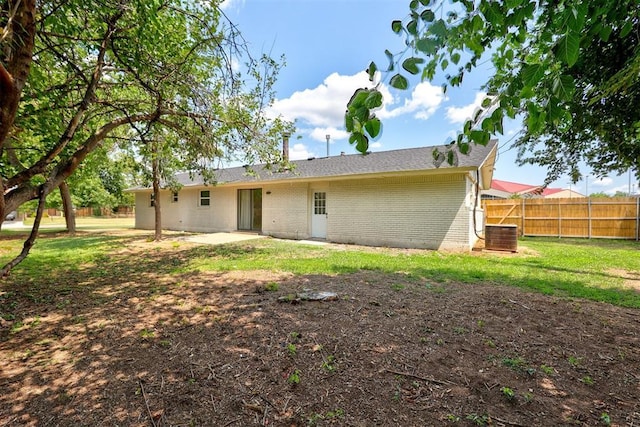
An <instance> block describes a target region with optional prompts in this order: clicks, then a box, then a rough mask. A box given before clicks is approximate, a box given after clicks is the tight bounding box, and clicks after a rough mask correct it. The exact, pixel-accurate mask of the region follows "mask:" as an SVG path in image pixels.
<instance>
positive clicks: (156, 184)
mask: <svg viewBox="0 0 640 427" xmlns="http://www.w3.org/2000/svg"><path fill="white" fill-rule="evenodd" d="M152 155H153V160H152V167H151V169H152V171H151V173H152V175H153V209H154V212H155V226H156V227H155V230H156V231H155V235H154V238H153V239H154V240H155V241H156V242H157V241H160V240H162V212H161V210H160V159H158V153H157V152H155V153H153V154H152Z"/></svg>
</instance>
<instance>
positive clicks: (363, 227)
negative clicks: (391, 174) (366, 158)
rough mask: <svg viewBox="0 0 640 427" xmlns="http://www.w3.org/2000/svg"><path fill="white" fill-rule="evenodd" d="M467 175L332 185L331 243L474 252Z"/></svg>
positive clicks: (329, 196)
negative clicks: (470, 227)
mask: <svg viewBox="0 0 640 427" xmlns="http://www.w3.org/2000/svg"><path fill="white" fill-rule="evenodd" d="M466 188H467V184H466V180H465V178H464V175H462V174H460V175H448V176H432V177H431V176H423V177H407V178H387V179H369V180H357V181H347V182H340V183H332V185H331V186H330V189H329V191H328V194H327V207H328V213H329V216H328V221H329V223H328V235H327V238H328V240H331V241H335V242H342V243H361V244H367V245H375V246H396V247H414V248H430V249H469V240H470V237H469V218H470V213H469V209H468V203H467V202H468V200H467V198H466Z"/></svg>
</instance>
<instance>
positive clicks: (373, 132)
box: [345, 88, 383, 153]
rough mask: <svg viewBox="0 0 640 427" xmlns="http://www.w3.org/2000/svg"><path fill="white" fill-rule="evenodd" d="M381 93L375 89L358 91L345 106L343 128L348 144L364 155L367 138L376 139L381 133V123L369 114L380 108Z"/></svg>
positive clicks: (367, 145)
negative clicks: (347, 133)
mask: <svg viewBox="0 0 640 427" xmlns="http://www.w3.org/2000/svg"><path fill="white" fill-rule="evenodd" d="M382 101H383V98H382V93H380V92H379V91H378V90H377V89H375V88H374V89H358V90H357V91H356V92H355V93H354V94H353V96H352V97H351V99H350V100H349V103H348V104H347V111H346V113H345V127H346V130H347V132H349V133H350V134H351V135H350V136H349V143H350V144H352V145H355V146H356V150H358V151H359V152H361V153H365V152H366V151H367V150H368V149H369V138H377V137H378V136H379V135H380V132H381V131H382V122H380V119H378V118H377V117H376V116H375V114H373V113H372V112H371V110H374V109H376V108H378V107H380V106H382Z"/></svg>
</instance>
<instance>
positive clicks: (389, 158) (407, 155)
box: [176, 140, 497, 186]
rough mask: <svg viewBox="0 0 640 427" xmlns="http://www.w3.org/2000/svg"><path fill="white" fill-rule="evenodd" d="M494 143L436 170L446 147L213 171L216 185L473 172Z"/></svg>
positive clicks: (184, 180) (190, 181)
mask: <svg viewBox="0 0 640 427" xmlns="http://www.w3.org/2000/svg"><path fill="white" fill-rule="evenodd" d="M496 143H497V141H496V140H492V141H490V142H489V143H488V144H487V145H486V146H481V145H477V146H473V147H472V149H471V152H470V153H469V154H468V155H463V154H459V152H458V164H457V165H455V166H452V165H449V164H448V163H447V162H446V161H444V162H442V164H441V165H440V166H439V167H437V166H436V165H435V163H434V160H433V150H434V148H440V150H441V151H443V150H444V149H446V148H448V146H445V145H440V146H431V147H421V148H408V149H401V150H391V151H380V152H373V153H368V154H365V155H363V154H349V155H340V156H332V157H321V158H311V159H308V160H295V161H292V162H291V163H292V164H293V165H294V167H293V168H292V170H291V171H283V172H275V171H269V170H267V169H265V167H264V165H256V166H253V167H252V170H253V171H254V172H255V174H254V175H251V174H249V173H248V172H247V169H246V168H245V167H242V166H240V167H233V168H228V169H219V170H217V171H215V175H216V180H217V182H218V184H233V183H237V184H240V183H245V182H247V183H248V182H265V181H267V182H268V181H283V180H295V179H323V178H333V177H342V176H345V177H346V176H357V175H368V174H376V173H393V172H396V173H397V172H411V171H423V170H435V169H440V170H451V169H467V170H468V169H474V168H477V167H480V166H481V165H482V164H483V163H484V161H485V160H486V159H487V157H488V156H489V154H490V153H491V150H492V149H493V148H494V147H495V146H496ZM176 179H177V181H178V182H179V183H180V184H182V185H183V186H199V185H204V181H203V179H202V177H200V176H199V175H194V176H193V177H191V176H190V174H189V173H181V174H178V175H177V176H176Z"/></svg>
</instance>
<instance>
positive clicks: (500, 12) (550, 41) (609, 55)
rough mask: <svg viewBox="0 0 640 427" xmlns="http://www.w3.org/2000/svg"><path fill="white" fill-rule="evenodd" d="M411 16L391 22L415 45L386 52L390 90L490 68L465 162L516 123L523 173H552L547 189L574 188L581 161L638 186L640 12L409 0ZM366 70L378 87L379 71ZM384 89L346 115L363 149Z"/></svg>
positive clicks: (466, 139) (633, 7)
mask: <svg viewBox="0 0 640 427" xmlns="http://www.w3.org/2000/svg"><path fill="white" fill-rule="evenodd" d="M409 9H410V11H409V17H408V19H406V20H404V21H402V20H395V21H393V22H392V23H391V29H392V30H393V31H394V32H395V33H397V34H399V35H402V36H403V37H404V39H405V46H406V48H405V50H404V51H403V52H401V53H400V54H397V55H394V54H392V53H391V52H390V51H389V50H387V51H386V54H387V57H388V59H389V66H388V68H387V69H386V71H385V72H386V76H387V77H389V76H390V80H389V84H390V85H391V86H392V87H394V88H397V89H406V88H407V87H408V86H409V79H408V78H407V76H411V75H419V76H421V78H422V79H427V80H430V81H434V80H436V79H437V78H438V77H439V76H440V75H441V74H444V84H443V88H444V89H445V90H447V89H448V88H449V87H455V86H460V85H461V84H462V82H463V80H464V79H465V77H467V76H468V74H469V73H471V72H472V71H473V70H475V69H477V68H478V67H479V66H480V64H483V63H485V62H489V63H490V64H491V65H492V68H493V75H491V76H490V77H489V78H488V80H487V81H486V83H485V85H484V90H485V91H486V92H487V93H488V94H489V95H488V96H487V98H486V99H485V100H484V102H483V103H482V107H481V108H480V109H479V110H478V111H477V112H476V114H475V116H474V117H472V118H470V119H469V120H468V121H467V122H466V123H465V124H464V127H463V129H462V130H461V132H460V133H459V135H458V138H457V140H456V143H457V146H458V147H459V151H460V152H462V153H467V152H468V151H469V150H470V149H471V148H472V146H473V144H486V143H487V142H488V141H489V139H490V138H491V135H495V134H502V133H503V127H504V120H505V119H507V118H509V119H516V118H519V119H521V120H522V124H523V130H522V133H521V135H520V137H519V139H518V140H517V141H516V142H515V143H514V145H515V147H516V148H517V149H518V154H519V163H520V164H525V163H532V164H539V165H542V166H546V167H548V175H547V180H546V181H547V183H548V182H551V181H553V180H555V179H557V178H558V177H560V176H561V175H562V174H564V173H569V174H570V176H571V177H572V179H573V180H574V181H575V182H577V181H578V180H579V179H580V177H581V174H580V169H579V166H580V163H581V162H585V163H586V164H587V165H588V166H589V167H591V168H592V169H593V171H594V173H595V174H596V175H598V176H603V175H606V174H607V173H609V172H625V171H627V170H628V169H633V170H634V171H635V173H636V175H638V176H639V177H640V110H638V109H637V108H629V107H630V106H633V105H637V104H638V101H640V83H639V82H638V76H639V74H640V49H639V48H638V45H639V41H640V18H639V16H640V3H638V2H637V1H635V0H621V1H618V0H598V1H591V2H584V1H578V0H566V1H551V0H540V1H538V2H532V1H530V0H509V1H496V0H479V1H472V0H453V1H452V2H445V1H443V0H433V1H431V0H419V1H418V0H412V1H410V3H409ZM368 72H369V76H370V79H371V81H372V82H374V83H376V82H377V85H379V84H380V82H379V81H377V80H376V79H377V75H378V66H377V65H376V64H375V63H371V64H370V65H369V68H368ZM377 85H374V86H373V87H372V88H366V89H359V90H358V91H356V93H355V94H354V96H353V97H352V99H351V100H350V102H349V104H348V106H347V107H348V108H347V112H346V115H345V121H346V128H347V130H348V131H349V132H350V133H351V136H350V142H351V143H353V144H356V148H357V149H358V150H359V151H366V149H367V147H368V141H369V138H370V137H375V136H377V134H378V133H379V132H380V123H379V120H378V119H377V118H376V117H375V113H374V110H375V108H377V107H379V106H380V105H381V104H382V95H381V94H380V92H379V91H378V89H377V87H378V86H377ZM452 153H453V152H449V153H448V154H449V158H448V160H449V162H450V163H451V162H454V161H455V156H453V155H452ZM442 155H443V153H434V156H435V157H436V159H441V157H442Z"/></svg>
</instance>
